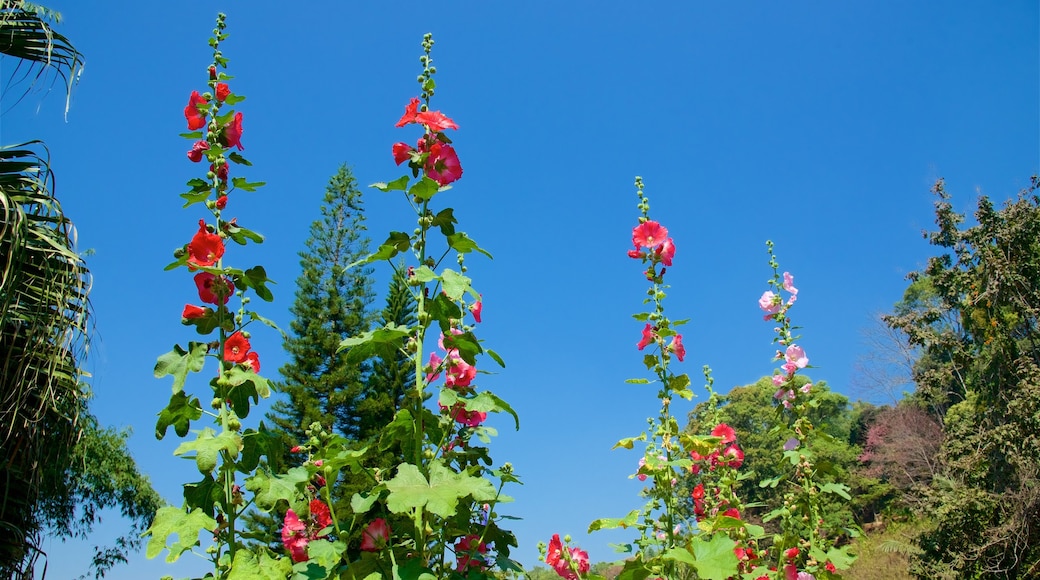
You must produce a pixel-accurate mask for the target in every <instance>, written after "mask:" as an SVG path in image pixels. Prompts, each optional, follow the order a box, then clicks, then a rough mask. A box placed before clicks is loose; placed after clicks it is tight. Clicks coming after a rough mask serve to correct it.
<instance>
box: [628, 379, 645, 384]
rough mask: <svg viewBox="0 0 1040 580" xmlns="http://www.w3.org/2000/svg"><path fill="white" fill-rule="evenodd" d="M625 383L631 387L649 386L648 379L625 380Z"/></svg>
mask: <svg viewBox="0 0 1040 580" xmlns="http://www.w3.org/2000/svg"><path fill="white" fill-rule="evenodd" d="M625 382H626V383H629V384H632V385H649V384H650V379H625Z"/></svg>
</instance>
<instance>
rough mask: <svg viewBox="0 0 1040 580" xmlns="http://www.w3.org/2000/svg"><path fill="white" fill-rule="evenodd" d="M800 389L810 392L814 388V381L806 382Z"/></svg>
mask: <svg viewBox="0 0 1040 580" xmlns="http://www.w3.org/2000/svg"><path fill="white" fill-rule="evenodd" d="M798 390H799V391H801V392H803V393H806V394H808V393H809V391H811V390H812V383H805V384H804V385H802V386H801V388H799V389H798Z"/></svg>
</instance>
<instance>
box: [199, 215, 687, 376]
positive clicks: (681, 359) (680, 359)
mask: <svg viewBox="0 0 1040 580" xmlns="http://www.w3.org/2000/svg"><path fill="white" fill-rule="evenodd" d="M214 205H215V206H216V207H217V209H224V208H225V207H227V196H226V195H222V196H220V197H218V198H217V201H216V203H215V204H214ZM680 360H682V359H680Z"/></svg>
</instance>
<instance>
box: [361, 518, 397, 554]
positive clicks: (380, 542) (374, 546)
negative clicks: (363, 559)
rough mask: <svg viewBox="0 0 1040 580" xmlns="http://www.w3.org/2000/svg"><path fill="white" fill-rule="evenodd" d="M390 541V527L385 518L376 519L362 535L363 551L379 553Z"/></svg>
mask: <svg viewBox="0 0 1040 580" xmlns="http://www.w3.org/2000/svg"><path fill="white" fill-rule="evenodd" d="M389 541H390V525H389V524H387V523H386V520H384V519H383V518H376V519H374V520H372V522H371V523H369V524H368V527H366V528H365V531H364V532H362V533H361V549H362V550H363V551H365V552H378V551H379V550H382V549H383V548H385V547H386V545H387V543H388V542H389Z"/></svg>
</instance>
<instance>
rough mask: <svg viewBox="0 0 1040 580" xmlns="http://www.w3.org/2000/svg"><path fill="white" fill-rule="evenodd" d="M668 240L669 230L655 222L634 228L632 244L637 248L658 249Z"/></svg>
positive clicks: (644, 223)
mask: <svg viewBox="0 0 1040 580" xmlns="http://www.w3.org/2000/svg"><path fill="white" fill-rule="evenodd" d="M667 239H668V228H666V227H664V226H662V225H661V224H659V223H657V222H655V221H645V222H643V223H641V224H639V225H638V226H636V227H634V228H632V244H633V245H634V246H635V247H637V248H638V247H645V248H656V247H657V246H660V245H661V244H663V243H664V242H665V240H667Z"/></svg>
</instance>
